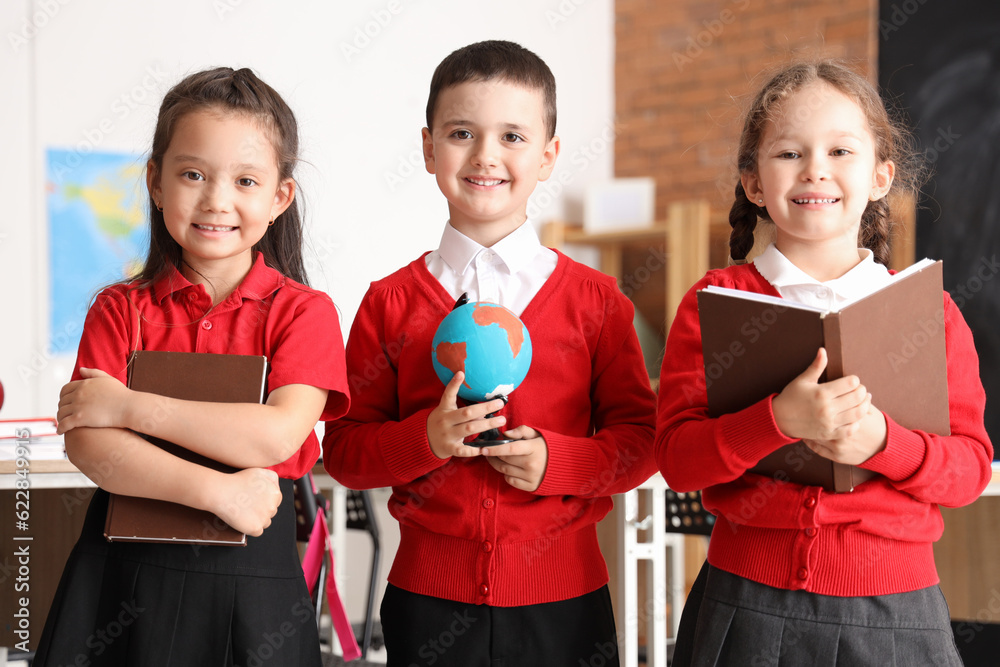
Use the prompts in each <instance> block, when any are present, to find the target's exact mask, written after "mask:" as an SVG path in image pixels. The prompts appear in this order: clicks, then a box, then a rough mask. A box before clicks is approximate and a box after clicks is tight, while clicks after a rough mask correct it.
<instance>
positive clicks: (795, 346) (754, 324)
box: [698, 260, 951, 492]
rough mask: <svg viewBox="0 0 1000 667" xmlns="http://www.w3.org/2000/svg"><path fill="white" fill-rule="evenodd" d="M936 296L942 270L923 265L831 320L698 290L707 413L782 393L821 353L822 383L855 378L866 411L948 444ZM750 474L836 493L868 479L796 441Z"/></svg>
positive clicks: (806, 310)
mask: <svg viewBox="0 0 1000 667" xmlns="http://www.w3.org/2000/svg"><path fill="white" fill-rule="evenodd" d="M942 289H943V288H942V265H941V262H940V261H938V262H932V261H931V260H922V261H921V262H918V263H917V264H914V265H913V266H911V267H910V268H908V269H906V270H905V271H902V272H900V273H899V274H897V275H896V277H895V279H894V280H893V281H892V282H891V283H890V284H889V285H887V286H886V287H883V288H881V289H879V290H878V291H876V292H874V293H872V294H869V295H868V296H866V297H864V298H862V299H859V300H857V301H853V302H851V303H849V304H847V305H845V306H843V307H841V308H840V309H838V310H836V311H824V310H822V309H818V308H813V307H811V306H807V305H805V304H800V303H797V302H794V301H790V300H787V299H780V298H777V297H772V296H769V295H765V294H757V293H754V292H745V291H741V290H732V289H727V288H718V287H709V288H706V289H704V290H699V292H698V315H699V319H700V321H701V337H702V351H703V353H704V357H705V380H706V383H707V389H708V410H709V413H710V414H711V415H712V416H713V417H718V416H720V415H724V414H728V413H731V412H736V411H738V410H742V409H743V408H746V407H748V406H750V405H753V404H754V403H756V402H757V401H760V400H761V399H763V398H766V397H767V396H770V395H771V394H774V393H778V392H780V391H781V390H782V389H784V388H785V386H786V385H787V384H788V383H789V382H791V381H792V380H793V379H795V378H796V377H797V376H798V375H800V374H801V373H802V372H803V371H804V370H805V369H806V368H807V367H808V366H809V364H810V363H812V361H813V359H814V358H815V357H816V351H817V350H818V349H819V348H820V347H825V348H826V351H827V358H828V364H827V368H826V372H825V373H824V377H823V378H822V380H821V381H826V380H834V379H837V378H841V377H844V376H846V375H857V376H858V377H859V378H860V379H861V383H862V384H863V385H865V387H866V388H867V389H868V391H869V392H870V393H871V395H872V404H873V405H874V406H875V407H877V408H878V409H879V410H881V411H883V412H884V413H886V414H887V415H889V416H891V417H892V418H893V420H895V421H896V422H897V423H899V424H900V425H902V426H905V427H906V428H909V429H913V430H920V431H925V432H928V433H936V434H938V435H948V434H949V433H950V432H951V425H950V416H949V412H948V369H947V359H946V356H945V338H944V301H943V296H942ZM751 472H755V473H759V474H762V475H769V476H772V477H775V479H779V480H785V481H791V482H795V483H797V484H808V485H813V486H822V487H823V488H825V489H826V490H827V491H834V492H845V491H851V490H853V489H854V487H855V486H857V485H858V484H860V483H862V482H864V481H866V480H868V479H871V478H872V477H873V476H875V473H873V472H872V471H870V470H867V469H865V468H860V467H857V466H850V465H846V464H842V463H836V462H834V461H831V460H829V459H826V458H824V457H822V456H820V455H818V454H816V453H815V452H813V451H812V450H811V449H809V448H808V447H807V446H806V445H805V444H804V443H802V442H796V443H792V444H791V445H786V446H784V447H782V448H780V449H778V450H777V451H775V452H774V453H772V454H771V455H769V456H767V457H765V458H763V459H761V460H760V461H759V462H758V463H757V465H756V466H755V467H753V468H751Z"/></svg>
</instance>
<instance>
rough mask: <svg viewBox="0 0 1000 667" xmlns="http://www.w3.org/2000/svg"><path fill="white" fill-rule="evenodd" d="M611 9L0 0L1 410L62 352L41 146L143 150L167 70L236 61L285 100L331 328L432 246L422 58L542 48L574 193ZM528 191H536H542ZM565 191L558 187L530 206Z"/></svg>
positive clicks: (19, 402) (592, 122)
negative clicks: (293, 118) (375, 284)
mask: <svg viewBox="0 0 1000 667" xmlns="http://www.w3.org/2000/svg"><path fill="white" fill-rule="evenodd" d="M393 12H395V13H393ZM613 14H614V8H613V2H612V1H611V0H547V1H543V2H538V1H537V0H514V1H511V2H505V3H470V2H455V1H451V0H448V1H437V2H433V3H431V2H413V1H408V0H366V1H355V2H350V3H346V2H344V3H342V2H322V1H319V0H294V1H290V2H281V3H278V2H267V1H266V0H178V1H176V2H170V3H160V2H139V1H135V0H101V1H90V2H84V1H82V0H34V2H32V1H31V0H14V1H10V0H8V2H4V3H0V36H2V41H0V85H2V87H0V90H2V91H3V98H4V102H3V104H0V128H3V130H2V135H0V136H2V140H0V146H2V147H3V156H4V159H3V160H2V161H0V195H2V201H3V202H4V204H5V205H4V208H3V213H2V215H0V284H2V285H3V286H4V288H3V294H2V297H0V299H2V301H0V312H2V313H3V315H2V317H3V319H2V320H0V322H2V325H0V350H2V351H3V352H2V354H0V382H3V384H4V387H5V388H6V394H7V397H6V404H5V406H4V408H3V411H2V412H0V417H5V418H10V417H14V416H25V415H29V414H31V415H34V414H38V415H43V414H51V413H52V412H54V409H55V403H56V401H57V398H56V397H57V396H58V389H59V387H60V386H61V384H62V383H63V382H64V381H65V380H66V379H67V377H68V374H69V372H70V370H71V366H72V362H73V359H72V358H71V357H70V358H51V357H50V355H49V354H48V350H47V341H48V339H49V335H50V334H49V331H48V318H49V315H48V303H47V294H48V251H47V248H48V246H47V242H48V239H47V221H46V218H45V199H44V186H45V183H44V163H43V158H44V154H43V151H44V149H45V148H46V147H59V148H66V149H78V150H80V151H81V152H84V151H88V150H93V149H95V148H96V149H97V150H102V151H130V152H135V153H139V154H142V153H144V152H145V151H146V150H147V149H148V143H149V141H150V138H151V136H152V125H153V123H154V120H155V114H156V108H157V106H158V104H159V101H160V99H161V98H162V95H163V93H164V92H165V91H166V89H167V88H169V86H170V85H172V84H173V83H175V82H176V81H177V80H178V79H179V78H180V77H182V76H183V75H185V74H187V73H189V72H192V71H196V70H198V69H202V68H205V67H209V66H215V65H232V66H248V67H252V68H253V69H254V70H255V71H257V72H258V73H259V74H260V75H261V76H262V78H264V80H266V81H267V82H268V83H270V84H271V85H272V86H274V87H275V88H276V89H277V90H278V91H279V92H280V93H282V95H283V96H285V98H286V99H287V100H288V102H289V104H290V105H291V106H292V108H293V109H294V110H295V112H296V114H297V115H298V118H299V121H300V126H301V134H302V140H303V141H302V145H303V147H304V150H303V155H302V157H303V158H304V160H305V164H303V165H302V168H301V169H300V173H299V177H300V181H301V185H302V189H303V192H304V194H305V200H306V204H307V211H306V213H307V226H308V230H309V242H310V250H309V253H308V255H307V257H308V262H309V263H308V266H309V268H310V269H311V271H310V274H311V282H312V283H313V285H314V286H316V287H318V288H320V289H324V290H326V291H328V292H329V293H330V294H331V295H332V296H333V298H334V300H335V301H336V302H337V303H338V305H339V306H340V307H341V309H342V311H343V314H344V323H343V325H344V331H345V334H346V332H347V330H348V327H349V325H350V321H351V319H352V318H353V315H354V313H355V311H356V310H357V307H358V304H359V303H360V301H361V298H362V296H363V294H364V291H365V289H366V288H367V285H368V283H369V282H370V281H372V280H374V279H377V278H380V277H382V276H384V275H386V274H388V273H389V272H391V271H393V270H394V269H396V268H398V267H400V266H402V265H403V264H405V263H406V262H408V261H410V260H411V259H413V258H414V257H415V256H416V255H417V254H418V252H420V251H422V250H425V249H430V248H432V247H433V246H434V245H435V244H436V243H437V241H438V238H439V234H440V229H441V226H442V224H443V222H444V220H445V217H446V215H447V209H446V207H445V203H444V199H443V198H442V197H441V196H440V194H439V192H438V191H437V189H436V187H435V185H434V181H433V177H431V176H430V175H428V174H427V173H426V172H424V171H423V168H422V165H421V163H420V160H419V153H418V150H419V136H420V128H421V127H422V126H423V124H424V121H423V118H424V105H425V103H426V95H427V88H428V86H429V83H430V77H431V74H432V72H433V70H434V67H435V66H436V65H437V63H438V62H439V61H440V60H441V59H442V58H443V57H444V56H445V55H447V54H448V53H450V52H451V51H452V50H454V49H455V48H458V47H460V46H463V45H465V44H467V43H470V42H474V41H479V40H482V39H491V38H501V39H510V40H514V41H517V42H520V43H522V44H523V45H525V46H527V47H528V48H530V49H532V50H533V51H535V52H537V53H538V54H539V55H540V56H541V57H542V58H543V59H545V60H546V62H548V64H549V66H550V67H551V68H552V70H553V72H554V73H555V75H556V80H557V82H558V89H559V91H558V92H559V127H558V133H559V134H560V136H561V137H562V139H563V153H562V156H561V158H560V161H559V166H558V170H560V171H562V172H568V173H567V174H566V175H564V176H563V178H569V179H570V180H569V184H568V186H567V187H566V188H565V190H566V191H568V192H569V193H570V194H571V195H574V194H575V195H578V194H579V193H580V192H581V191H582V189H583V187H584V186H585V184H586V183H588V182H593V181H596V180H601V179H604V178H608V177H610V176H611V174H612V154H611V151H610V149H608V150H604V151H603V152H597V153H594V152H591V151H589V150H588V153H587V155H586V156H585V155H584V154H583V153H582V152H580V147H581V146H585V145H586V146H589V145H590V144H591V142H592V141H594V142H595V146H596V147H598V148H600V147H601V146H603V145H605V144H604V141H603V139H601V138H600V137H601V135H602V133H603V134H604V135H605V136H606V135H607V134H608V133H609V128H610V127H611V126H612V122H613V121H612V116H613V108H614V102H613V79H612V75H613V57H614V44H613V34H614V33H613V30H614V23H613V20H614V19H613ZM366 33H367V34H366ZM555 176H556V177H558V176H559V171H557V172H556V174H555ZM556 182H557V181H556V179H555V178H554V179H553V180H552V181H550V183H551V184H555V183H556ZM549 187H550V188H552V187H553V186H552V185H550V186H549ZM540 192H542V191H541V190H539V191H536V195H535V203H536V206H537V205H538V204H544V203H547V202H549V201H550V199H551V197H550V196H548V195H549V193H550V192H552V190H551V189H550V190H549V191H547V192H545V193H544V194H543V196H541V197H540V196H539V193H540ZM563 206H564V198H563V197H557V198H556V199H555V201H553V202H552V203H549V204H548V205H547V206H545V207H544V208H540V210H539V215H538V216H537V217H538V219H537V220H536V223H538V222H541V221H544V220H546V219H548V218H551V217H554V216H558V215H560V214H561V213H562V211H563ZM83 314H84V313H83V307H82V305H81V312H80V324H81V325H82V317H83Z"/></svg>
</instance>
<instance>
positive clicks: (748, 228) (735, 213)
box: [729, 181, 760, 262]
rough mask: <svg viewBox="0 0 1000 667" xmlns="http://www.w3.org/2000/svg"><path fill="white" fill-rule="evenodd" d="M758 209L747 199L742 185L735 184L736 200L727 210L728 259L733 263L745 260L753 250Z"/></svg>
mask: <svg viewBox="0 0 1000 667" xmlns="http://www.w3.org/2000/svg"><path fill="white" fill-rule="evenodd" d="M759 211H760V208H759V207H758V206H757V205H756V204H754V203H753V202H752V201H750V199H749V198H748V197H747V193H746V191H745V190H744V189H743V183H742V182H740V181H737V182H736V199H735V200H734V201H733V206H732V208H730V209H729V226H730V227H732V228H733V231H732V232H730V233H729V257H730V258H731V259H732V260H733V261H734V262H742V261H744V260H746V258H747V253H749V252H750V249H751V248H753V232H754V230H755V229H756V228H757V218H758V212H759Z"/></svg>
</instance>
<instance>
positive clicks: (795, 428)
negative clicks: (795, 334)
mask: <svg viewBox="0 0 1000 667" xmlns="http://www.w3.org/2000/svg"><path fill="white" fill-rule="evenodd" d="M826 361H827V358H826V350H825V349H823V348H820V349H819V352H817V354H816V358H815V359H814V360H813V362H812V363H811V364H810V365H809V368H807V369H806V370H805V371H803V373H802V374H801V375H799V376H798V377H797V378H795V379H794V380H792V381H791V382H789V383H788V385H787V386H786V387H785V388H784V389H782V390H781V393H780V394H778V395H777V396H775V397H774V399H773V400H772V402H771V409H772V410H773V412H774V421H775V422H776V423H777V425H778V428H779V429H781V432H782V433H784V434H785V435H787V436H788V437H789V438H797V439H800V440H821V441H822V440H838V439H841V438H849V437H851V436H852V435H854V433H855V432H856V431H857V430H858V428H859V427H860V424H859V422H860V421H861V418H862V417H864V416H865V414H867V413H868V410H869V408H871V394H869V393H868V390H867V389H865V387H864V385H862V384H861V381H860V380H859V379H858V377H857V376H856V375H848V376H847V377H843V378H840V379H839V380H832V381H830V382H824V383H822V384H821V383H820V382H819V378H820V376H821V375H822V374H823V370H824V369H826Z"/></svg>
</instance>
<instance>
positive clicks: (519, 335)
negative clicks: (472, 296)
mask: <svg viewBox="0 0 1000 667" xmlns="http://www.w3.org/2000/svg"><path fill="white" fill-rule="evenodd" d="M472 321H473V322H475V323H476V324H478V325H479V326H481V327H485V326H488V325H490V324H496V325H498V326H499V327H500V328H501V329H503V330H504V331H506V332H507V343H508V344H509V345H510V351H511V354H512V355H513V357H514V358H515V359H517V355H518V353H519V352H520V351H521V345H522V344H523V343H524V325H522V324H521V320H519V319H517V316H516V315H515V314H514V313H512V312H510V311H509V310H507V309H506V308H503V307H502V306H494V305H490V304H477V305H476V309H475V310H474V311H473V312H472ZM440 358H441V356H440V354H439V355H438V359H440ZM462 361H463V363H464V361H465V356H464V348H463V356H462ZM441 363H442V364H444V366H445V367H447V368H449V369H450V368H451V366H448V364H445V363H444V362H443V361H442V362H441Z"/></svg>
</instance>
